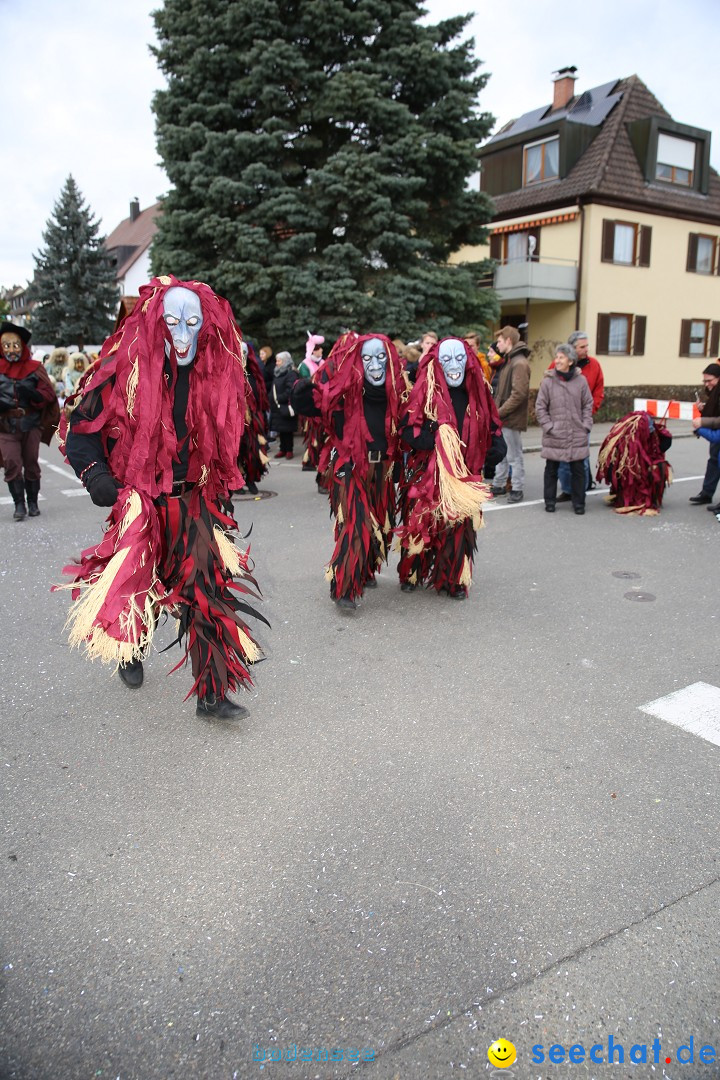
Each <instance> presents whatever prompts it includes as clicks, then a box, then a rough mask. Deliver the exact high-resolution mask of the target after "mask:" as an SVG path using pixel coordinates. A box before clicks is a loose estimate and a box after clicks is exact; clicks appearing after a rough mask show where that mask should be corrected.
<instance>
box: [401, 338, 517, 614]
mask: <svg viewBox="0 0 720 1080" xmlns="http://www.w3.org/2000/svg"><path fill="white" fill-rule="evenodd" d="M438 350H439V343H438V344H437V345H434V346H433V347H432V349H430V351H429V352H428V353H427V354H426V355H425V356H424V357H423V358H422V360H421V361H420V364H419V366H418V372H417V378H416V380H415V385H414V386H413V389H412V391H411V394H410V399H409V402H408V415H407V417H406V418H405V420H404V427H403V432H402V435H403V439H404V440H405V442H407V443H408V445H410V446H412V447H413V452H411V454H410V455H409V456H408V460H407V465H406V469H405V474H404V476H403V481H402V483H401V486H400V505H401V509H402V516H403V524H402V526H401V527H400V528H399V529H398V540H399V544H398V546H399V550H400V563H399V565H398V574H399V576H400V582H401V584H406V585H409V586H413V587H414V586H417V585H421V584H425V585H426V586H427V587H428V588H433V589H435V590H437V591H438V592H440V591H441V590H444V591H446V592H448V593H449V594H450V595H452V596H458V595H462V596H464V595H466V590H467V588H468V587H469V586H470V584H471V580H472V564H473V557H474V553H475V551H476V550H477V537H476V532H477V529H479V528H481V527H482V525H483V520H482V505H483V503H484V502H485V501H487V499H488V497H489V488H488V487H487V485H486V484H485V483H484V482H483V477H482V472H483V466H484V465H485V463H486V460H487V461H488V463H490V460H491V457H492V452H493V447H494V445H497V444H498V442H499V434H500V429H501V424H500V419H499V417H498V414H497V409H496V407H495V403H494V402H493V399H492V395H491V394H490V390H489V387H488V384H487V382H486V380H485V378H484V374H483V369H482V367H481V366H480V363H479V361H478V359H477V356H476V355H475V353H474V351H473V350H472V349H471V348H470V347H469V346H467V345H466V346H465V352H466V356H467V364H466V367H465V378H464V380H463V383H462V385H461V386H460V387H458V388H456V389H453V391H452V392H451V391H450V388H449V387H448V384H447V381H446V379H445V375H444V372H443V369H442V367H441V365H440V363H439V360H438ZM456 407H457V408H462V410H463V416H464V418H463V421H462V430H459V426H458V417H457V414H456ZM502 456H504V455H503V454H502V453H501V452H500V457H502ZM498 460H499V458H498Z"/></svg>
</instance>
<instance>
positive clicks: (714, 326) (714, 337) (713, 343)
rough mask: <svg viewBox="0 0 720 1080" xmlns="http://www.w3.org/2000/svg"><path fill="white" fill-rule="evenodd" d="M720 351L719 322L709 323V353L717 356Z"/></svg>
mask: <svg viewBox="0 0 720 1080" xmlns="http://www.w3.org/2000/svg"><path fill="white" fill-rule="evenodd" d="M718 352H720V322H713V323H711V324H710V355H711V356H717V354H718Z"/></svg>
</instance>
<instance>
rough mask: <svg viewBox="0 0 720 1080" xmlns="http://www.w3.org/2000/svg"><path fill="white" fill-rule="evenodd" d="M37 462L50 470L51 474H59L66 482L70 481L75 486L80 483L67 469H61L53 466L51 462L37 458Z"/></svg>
mask: <svg viewBox="0 0 720 1080" xmlns="http://www.w3.org/2000/svg"><path fill="white" fill-rule="evenodd" d="M38 461H39V462H40V464H41V465H44V466H45V468H46V469H52V471H53V472H56V473H60V475H61V476H64V477H65V479H66V480H72V481H73V482H74V483H76V484H79V483H80V481H79V480H78V478H77V476H76V475H75V473H72V472H70V471H69V470H68V469H61V468H60V466H59V465H53V463H52V461H46V460H45V458H38Z"/></svg>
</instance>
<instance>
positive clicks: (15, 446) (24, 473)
mask: <svg viewBox="0 0 720 1080" xmlns="http://www.w3.org/2000/svg"><path fill="white" fill-rule="evenodd" d="M31 336H32V335H31V333H30V331H29V330H28V329H26V327H24V326H16V325H15V323H11V322H7V321H4V322H2V323H0V464H2V465H3V466H4V468H5V483H6V484H7V486H8V488H9V489H10V494H11V496H12V500H13V503H14V505H15V512H14V513H13V521H23V520H24V518H25V515H26V514H29V515H30V517H38V515H39V514H40V510H39V508H38V496H39V494H40V462H39V454H40V443H41V442H45V443H48V444H49V443H50V440H51V439H52V437H53V433H54V431H55V429H56V427H57V425H58V420H59V419H60V406H59V405H58V401H57V397H56V396H55V387H54V386H53V384H52V382H51V381H50V377H49V376H48V373H47V372H46V370H45V368H44V367H43V365H42V364H41V363H40V361H39V360H33V358H32V356H31V355H30V348H29V342H30V338H31ZM26 494H27V506H26V505H25V495H26Z"/></svg>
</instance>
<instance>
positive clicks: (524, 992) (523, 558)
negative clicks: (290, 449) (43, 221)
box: [0, 424, 720, 1080]
mask: <svg viewBox="0 0 720 1080" xmlns="http://www.w3.org/2000/svg"><path fill="white" fill-rule="evenodd" d="M689 433H690V425H689V424H680V425H679V426H678V429H677V434H678V435H683V434H689ZM596 434H597V435H599V434H600V432H597V433H596ZM532 444H533V443H532V432H529V433H528V437H527V439H526V445H527V446H528V447H531V446H532ZM43 457H44V459H45V460H46V461H47V462H48V464H47V465H46V466H45V467H44V474H43V496H44V498H43V501H42V502H41V504H40V505H41V509H42V516H41V517H40V518H38V519H37V520H33V521H30V520H27V521H25V522H22V523H20V524H15V523H13V522H12V521H11V511H10V508H9V507H8V506H7V505H0V543H1V544H2V550H3V554H4V558H3V566H2V570H1V571H0V574H1V580H2V615H3V619H2V627H3V664H2V671H3V698H2V710H1V711H0V739H1V745H2V755H1V756H0V768H1V769H2V771H3V788H2V796H3V845H2V858H1V860H0V862H1V865H2V875H1V877H0V882H1V885H0V889H1V892H0V903H1V905H2V912H3V917H2V920H1V921H0V949H1V951H2V983H1V984H0V988H1V993H0V1077H2V1078H3V1080H10V1078H12V1080H46V1078H47V1080H49V1078H56V1080H75V1078H78V1080H80V1078H82V1080H85V1078H89V1077H103V1078H115V1077H119V1078H121V1080H170V1078H173V1080H174V1078H180V1077H183V1078H187V1077H197V1078H202V1080H205V1078H208V1080H215V1078H219V1080H231V1078H233V1077H235V1078H243V1080H244V1078H245V1077H261V1076H267V1075H271V1074H272V1075H274V1076H278V1077H285V1076H286V1077H288V1078H289V1080H290V1078H292V1077H297V1078H302V1080H305V1078H308V1080H311V1078H315V1077H319V1078H323V1080H325V1078H330V1077H346V1076H351V1075H353V1074H355V1073H357V1074H359V1075H362V1076H363V1077H367V1078H368V1080H372V1078H374V1077H377V1078H381V1077H382V1078H398V1080H400V1078H402V1080H405V1078H409V1080H414V1078H425V1077H428V1078H435V1077H438V1078H440V1077H451V1076H456V1075H457V1076H460V1075H463V1076H468V1077H473V1076H474V1077H478V1076H483V1077H486V1076H494V1075H498V1076H501V1075H505V1076H507V1077H512V1078H515V1080H536V1078H541V1080H545V1078H553V1077H556V1076H565V1075H567V1071H568V1069H569V1070H570V1075H571V1076H572V1075H576V1074H577V1075H578V1076H582V1077H584V1078H596V1080H604V1078H606V1077H612V1078H623V1080H624V1078H626V1077H630V1076H632V1077H643V1078H644V1077H648V1078H649V1077H658V1078H659V1077H661V1076H665V1077H669V1078H670V1080H676V1078H677V1077H690V1078H692V1080H697V1078H716V1077H718V1076H720V1067H719V1066H718V1064H717V1062H716V1063H714V1064H712V1063H704V1062H702V1061H701V1060H700V1057H699V1053H700V1050H701V1048H702V1047H703V1046H712V1047H713V1048H714V1049H715V1051H717V1052H718V1054H719V1055H720V1002H719V995H718V988H719V977H718V971H719V970H720V969H719V966H718V954H719V952H720V947H719V944H718V914H717V913H718V901H719V899H720V890H719V887H718V882H719V880H720V870H719V863H718V847H719V837H720V831H719V828H718V826H719V824H720V805H719V800H718V767H719V765H720V747H718V746H717V745H715V744H713V743H712V742H711V741H708V740H707V739H705V738H701V737H700V736H698V735H696V734H692V733H690V732H689V731H685V730H682V729H681V728H679V727H677V726H675V725H673V724H670V723H668V722H667V721H665V720H660V719H658V718H657V717H655V716H652V715H649V714H648V713H646V712H643V711H641V708H640V707H641V706H643V705H645V704H646V703H647V702H650V701H652V700H654V699H657V698H660V697H663V696H665V695H668V694H670V693H672V692H674V691H678V690H681V689H682V688H684V687H686V686H690V685H693V684H696V683H699V682H701V683H707V684H711V686H715V687H720V677H719V676H718V675H717V669H716V668H714V667H713V664H715V663H717V648H718V625H717V621H718V617H719V616H718V604H717V589H716V573H717V564H718V544H719V542H720V525H719V524H718V522H717V521H716V520H715V518H714V516H713V515H712V514H708V513H707V512H706V511H705V509H704V507H694V506H691V505H690V504H689V503H688V497H689V496H690V495H692V494H695V493H696V492H697V491H698V490H699V487H700V478H701V477H702V474H703V472H704V467H705V460H706V458H707V444H705V443H700V442H699V441H698V440H696V439H694V438H677V439H676V440H675V442H674V443H673V447H672V449H671V451H670V452H669V454H668V457H669V459H670V461H671V462H672V464H673V467H674V473H675V478H676V481H675V483H674V484H673V485H672V487H671V488H670V489H669V491H668V492H667V494H666V499H665V505H664V507H663V511H662V513H661V514H660V515H659V516H658V517H646V518H636V517H631V518H628V517H623V516H620V515H616V514H614V513H613V512H612V511H611V510H610V509H609V508H608V507H607V506H606V505H605V503H604V500H603V493H602V491H597V492H593V493H591V494H590V495H589V497H588V509H587V513H586V515H585V517H583V518H580V517H576V516H575V515H573V514H572V512H571V509H570V508H569V507H568V506H565V505H560V506H558V511H557V513H556V514H555V515H554V516H550V515H546V514H545V513H544V511H543V507H542V500H541V494H542V467H543V462H542V459H541V457H540V455H539V454H537V453H528V455H527V460H526V466H527V482H526V499H525V502H523V503H521V504H519V505H517V506H510V505H508V504H507V501H506V500H504V499H500V500H498V501H497V502H496V503H495V505H494V506H493V508H492V509H491V510H490V511H489V512H488V513H487V514H486V527H485V528H484V529H483V530H481V532H480V533H479V536H478V553H477V556H476V563H475V573H474V585H473V588H472V589H471V593H470V597H469V599H468V600H467V601H466V602H464V603H458V602H456V601H452V600H449V599H447V598H445V597H438V596H435V595H430V594H429V593H425V592H420V593H414V594H405V593H401V592H400V590H399V588H398V583H397V574H396V571H395V567H396V557H395V556H393V557H392V559H391V565H390V567H389V568H388V569H387V571H384V572H383V573H382V575H381V576H380V579H379V585H378V588H377V589H375V590H371V591H369V592H368V593H367V594H366V597H365V598H364V599H363V601H362V603H361V605H360V607H359V609H358V611H357V612H356V613H355V614H354V615H352V616H343V615H342V614H340V613H339V612H338V611H337V610H336V608H335V607H334V605H332V604H331V602H330V600H329V596H328V586H327V583H326V582H325V580H324V576H323V568H324V564H325V562H326V561H327V559H328V557H329V555H330V551H331V548H332V539H331V521H330V518H329V514H328V507H327V502H326V500H325V499H324V498H323V497H320V496H318V495H317V494H316V493H315V485H314V483H313V477H312V475H311V474H307V473H302V472H301V470H300V467H299V458H298V459H296V460H295V461H293V462H287V463H282V464H280V465H278V464H277V463H275V464H274V465H273V468H272V472H271V475H270V477H269V478H268V479H267V481H266V482H264V483H263V484H262V485H261V486H262V488H263V489H264V490H268V491H272V492H274V493H276V494H275V496H274V497H270V498H266V499H263V500H258V501H254V500H253V501H248V500H243V501H242V502H239V503H238V504H237V507H236V509H237V516H238V520H239V522H240V525H241V528H242V530H243V532H247V531H248V529H249V528H250V526H252V532H251V534H250V536H249V543H250V545H251V554H252V557H253V559H254V560H255V563H256V573H257V577H258V580H259V582H260V585H261V587H262V590H263V593H264V602H263V604H262V610H263V612H264V614H265V615H266V616H267V617H268V619H269V620H270V622H271V624H272V628H271V629H269V630H268V629H267V628H266V627H262V626H260V627H259V628H258V637H259V639H260V641H261V643H262V644H263V646H264V647H265V648H266V651H267V657H268V658H267V660H266V661H264V662H262V663H261V664H259V665H257V667H256V669H255V681H256V686H255V689H254V691H253V692H252V694H251V695H246V699H245V703H246V704H247V705H248V706H249V707H250V710H251V715H250V717H249V719H247V720H246V721H243V722H242V723H241V724H240V725H235V726H233V725H231V724H210V723H207V722H204V721H200V720H198V719H196V718H195V715H194V708H193V705H192V702H191V701H187V702H184V701H183V698H184V696H185V694H186V693H187V691H188V690H189V687H190V682H191V680H190V678H189V674H188V673H187V672H186V671H184V670H180V671H178V672H176V673H175V674H172V675H169V676H168V672H169V670H170V668H171V667H172V666H173V665H174V664H175V663H176V662H177V659H178V655H177V650H171V651H170V652H168V653H160V652H159V650H160V649H161V648H163V647H164V646H165V645H166V644H169V642H170V641H171V639H172V629H173V628H172V626H170V625H168V626H164V627H161V628H160V629H159V631H158V634H157V640H156V643H155V644H156V649H157V650H158V651H155V652H154V653H153V655H152V656H151V658H150V660H149V661H148V663H147V665H146V681H145V685H144V687H143V688H142V690H140V691H135V692H131V691H128V690H127V689H126V688H125V687H123V685H122V684H121V683H120V681H119V680H118V678H117V677H116V676H114V675H113V674H112V673H111V671H110V670H109V669H106V668H103V667H100V666H99V665H97V664H95V665H93V664H90V663H88V662H87V661H86V660H85V659H84V657H83V656H82V655H81V654H80V653H79V652H77V651H74V650H70V649H69V647H68V646H67V643H66V638H65V636H64V632H63V624H64V620H65V617H66V613H67V606H68V596H67V594H64V593H50V592H49V588H50V584H51V583H52V582H55V581H58V580H60V577H61V570H62V567H63V566H64V565H65V564H66V563H68V562H69V561H70V560H71V558H73V557H75V556H76V555H77V554H78V553H79V552H80V551H81V549H82V548H83V547H86V546H88V545H89V544H90V543H91V542H92V541H93V540H95V539H97V538H98V537H99V535H100V527H101V523H102V520H103V513H102V511H101V510H99V509H97V508H95V507H93V506H92V504H91V503H90V500H89V499H88V498H87V496H86V495H84V494H80V495H75V494H73V492H74V491H76V490H78V486H77V484H76V483H75V481H74V480H73V478H72V476H71V475H69V470H68V469H67V466H64V465H63V464H62V462H61V460H60V457H59V455H58V453H57V451H56V450H55V449H52V450H44V451H43ZM50 466H53V468H51V467H50ZM57 470H59V471H57ZM611 1037H612V1039H613V1042H614V1045H615V1053H614V1059H615V1060H614V1063H613V1064H612V1065H610V1064H607V1051H608V1042H609V1040H610V1038H611ZM498 1038H504V1039H507V1040H509V1041H511V1042H512V1043H513V1044H514V1045H515V1047H516V1051H517V1060H516V1061H515V1062H514V1063H513V1064H512V1065H511V1066H510V1067H508V1068H506V1069H502V1070H500V1069H496V1068H495V1067H494V1066H492V1065H491V1064H490V1062H489V1061H488V1057H487V1051H488V1047H489V1046H490V1044H491V1043H492V1042H494V1041H495V1040H496V1039H498ZM690 1039H692V1040H693V1042H692V1052H693V1055H694V1062H693V1063H690V1064H680V1063H678V1061H677V1055H678V1049H679V1048H680V1047H682V1046H688V1047H689V1045H690V1042H689V1041H690ZM654 1040H659V1042H658V1043H657V1044H656V1045H657V1047H659V1055H658V1061H657V1063H655V1062H654V1061H653V1058H652V1054H653V1049H652V1047H653V1042H654ZM618 1045H620V1046H621V1047H622V1049H623V1058H624V1060H623V1062H622V1064H620V1063H619V1057H620V1052H619V1050H618ZM552 1046H556V1047H559V1048H560V1050H562V1051H563V1053H564V1061H565V1064H559V1063H558V1064H556V1063H554V1062H553V1061H552V1060H551V1059H550V1058H549V1054H550V1048H551V1047H552ZM572 1046H576V1047H580V1048H581V1049H582V1050H583V1055H584V1060H583V1062H582V1063H577V1064H573V1065H569V1064H568V1063H567V1062H568V1052H569V1050H570V1048H571V1047H572ZM593 1046H595V1047H596V1048H597V1047H600V1049H599V1050H598V1049H596V1050H595V1056H596V1057H598V1056H601V1059H602V1062H601V1063H596V1062H592V1061H590V1060H589V1055H590V1052H591V1050H592V1048H593ZM533 1047H535V1048H536V1049H535V1050H533ZM633 1047H635V1050H634V1055H635V1057H636V1058H637V1059H638V1060H639V1061H640V1063H639V1064H631V1062H630V1055H631V1051H632V1048H633ZM643 1047H647V1054H646V1056H647V1061H646V1062H643V1061H642V1048H643ZM293 1048H294V1049H293ZM323 1048H326V1049H327V1051H328V1055H329V1056H330V1057H332V1056H333V1049H334V1056H335V1058H338V1056H339V1053H340V1051H342V1060H336V1061H332V1060H329V1061H323V1060H320V1061H318V1060H317V1057H318V1054H320V1056H322V1051H323ZM537 1048H542V1049H537ZM304 1050H305V1051H313V1058H314V1060H313V1061H312V1062H311V1063H310V1062H306V1061H301V1060H300V1058H301V1057H303V1056H305V1057H307V1053H305V1054H303V1051H304ZM560 1050H558V1049H556V1050H555V1051H553V1054H554V1055H555V1056H558V1054H559V1053H560ZM351 1051H355V1053H351ZM281 1052H282V1053H283V1054H284V1055H285V1057H287V1056H290V1057H293V1054H294V1055H295V1059H294V1060H292V1061H287V1060H286V1061H284V1062H283V1063H280V1062H279V1061H273V1060H272V1057H273V1055H274V1056H275V1057H277V1056H278V1054H279V1053H281ZM574 1053H575V1056H578V1055H579V1053H580V1051H579V1050H576V1051H575V1052H574ZM688 1053H689V1050H688V1051H687V1052H685V1051H681V1057H682V1056H687V1054H688ZM263 1056H264V1060H262V1061H259V1060H257V1059H258V1058H261V1057H263ZM541 1056H542V1060H540V1058H541ZM666 1057H670V1058H671V1062H670V1064H666V1063H665V1058H666ZM365 1058H371V1060H364V1059H365ZM358 1059H359V1060H358Z"/></svg>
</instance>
